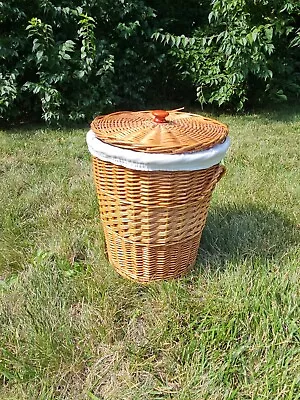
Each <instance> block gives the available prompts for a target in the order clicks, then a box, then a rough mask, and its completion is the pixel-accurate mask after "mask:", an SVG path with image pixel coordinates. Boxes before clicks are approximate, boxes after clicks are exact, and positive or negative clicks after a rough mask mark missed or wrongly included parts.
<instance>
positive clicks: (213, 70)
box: [154, 0, 300, 109]
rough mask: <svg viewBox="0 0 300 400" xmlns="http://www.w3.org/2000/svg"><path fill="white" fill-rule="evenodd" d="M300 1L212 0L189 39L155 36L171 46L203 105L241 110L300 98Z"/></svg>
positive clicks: (173, 53) (165, 35)
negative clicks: (264, 101)
mask: <svg viewBox="0 0 300 400" xmlns="http://www.w3.org/2000/svg"><path fill="white" fill-rule="evenodd" d="M299 12H300V4H299V2H292V1H285V0H264V1H260V0H252V1H246V0H230V1H227V0H213V1H212V3H211V11H210V13H209V15H208V23H207V24H205V25H204V26H198V27H196V29H195V30H194V32H193V34H192V35H191V37H190V38H188V37H184V36H182V35H181V36H174V35H172V34H170V33H169V34H166V33H164V34H162V33H155V34H154V37H155V38H156V39H157V40H159V39H160V40H161V41H162V42H164V43H165V44H168V45H169V46H170V47H171V50H170V53H171V54H172V55H173V56H175V57H176V58H177V63H178V67H179V68H180V69H181V71H182V73H183V74H184V75H185V76H187V75H188V76H189V78H190V79H191V81H192V82H193V84H194V85H195V87H196V89H197V98H198V100H199V101H200V102H201V103H202V104H204V103H207V102H208V103H217V104H218V105H219V106H220V105H223V104H230V105H233V106H234V107H235V108H237V109H242V108H243V107H244V104H245V102H246V101H247V100H251V101H252V102H257V100H262V99H265V98H266V96H268V97H269V98H270V99H271V100H272V101H274V100H286V99H287V97H288V96H291V95H295V94H296V95H299V94H300V73H299V65H300V52H299V47H297V46H299V43H300V39H299V37H300V34H299V29H298V30H297V21H298V22H299Z"/></svg>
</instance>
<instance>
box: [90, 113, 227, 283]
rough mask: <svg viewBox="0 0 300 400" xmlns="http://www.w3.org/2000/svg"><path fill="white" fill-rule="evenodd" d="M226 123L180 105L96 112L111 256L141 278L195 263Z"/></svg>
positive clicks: (123, 270)
mask: <svg viewBox="0 0 300 400" xmlns="http://www.w3.org/2000/svg"><path fill="white" fill-rule="evenodd" d="M227 135H228V128H227V126H226V125H224V124H221V123H219V122H217V121H215V120H212V119H209V118H204V117H201V116H199V115H195V114H190V113H186V112H180V111H170V112H167V111H163V110H157V111H152V112H151V111H143V112H119V113H114V114H110V115H106V116H101V117H97V118H95V119H94V121H93V122H92V124H91V130H90V131H89V132H88V134H87V143H88V147H89V150H90V152H91V154H92V155H93V170H94V179H95V184H96V189H97V195H98V200H99V206H100V217H101V221H102V226H103V230H104V235H105V240H106V246H107V252H108V257H109V260H110V262H111V264H112V265H113V266H114V268H115V269H116V271H117V272H118V273H119V274H120V275H122V276H124V277H126V278H130V279H133V280H136V281H139V282H143V283H146V282H149V281H154V280H161V279H169V278H176V277H179V276H182V275H183V274H185V273H186V272H187V271H188V270H189V269H190V268H191V267H192V266H193V264H194V263H195V261H196V257H197V252H198V248H199V244H200V238H201V234H202V230H203V228H204V225H205V221H206V217H207V211H208V207H209V202H210V199H211V195H212V191H213V189H214V187H215V185H216V183H217V182H218V181H219V179H220V178H221V177H222V175H223V174H224V172H225V168H224V166H222V165H220V161H221V159H222V158H223V157H224V155H225V153H226V151H227V149H228V147H229V138H228V136H227Z"/></svg>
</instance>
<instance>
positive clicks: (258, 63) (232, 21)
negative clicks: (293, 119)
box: [0, 0, 300, 122]
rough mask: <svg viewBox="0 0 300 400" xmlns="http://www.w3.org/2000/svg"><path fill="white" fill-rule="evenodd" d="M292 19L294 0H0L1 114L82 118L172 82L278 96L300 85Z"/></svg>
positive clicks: (137, 100)
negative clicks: (6, 0) (163, 0)
mask: <svg viewBox="0 0 300 400" xmlns="http://www.w3.org/2000/svg"><path fill="white" fill-rule="evenodd" d="M299 22H300V3H299V2H297V1H295V0H250V1H246V0H230V1H227V0H212V1H209V0H202V2H201V1H199V0H187V1H186V2H185V3H184V4H183V3H182V1H179V0H173V1H171V0H166V1H165V2H161V1H158V0H89V1H87V0H73V1H67V0H31V1H25V0H10V1H9V2H0V31H1V36H0V60H1V62H0V117H2V118H4V119H6V120H9V119H14V120H15V119H18V120H20V119H21V120H22V119H23V120H27V119H33V118H36V119H39V118H43V119H44V120H45V121H47V122H55V121H64V120H68V121H80V120H88V119H91V118H92V117H93V116H94V115H95V114H101V113H104V112H108V111H110V110H113V109H115V108H121V107H122V108H125V107H128V108H133V107H134V108H137V107H143V106H144V105H145V104H144V103H145V102H147V101H148V100H149V99H150V98H151V99H152V103H153V102H154V101H156V100H157V99H158V98H159V100H161V96H164V98H165V100H167V99H168V96H170V94H171V93H172V90H173V89H174V86H178V87H179V92H180V91H181V92H182V93H181V94H182V95H184V96H185V91H184V87H185V86H188V87H191V88H192V92H191V93H192V94H191V95H190V96H191V97H192V98H194V99H196V98H197V99H198V100H199V101H200V102H201V103H202V104H204V103H215V104H217V105H219V106H222V105H226V106H227V105H229V106H231V107H233V108H235V109H242V108H243V107H244V106H245V104H246V103H249V102H250V103H256V102H258V101H259V100H260V101H263V100H264V101H265V100H266V99H269V101H273V102H274V101H280V100H281V101H285V100H287V99H288V98H290V97H291V96H298V95H299V93H300V70H299V65H300V50H299V47H300V26H299ZM162 92H163V93H162ZM179 94H180V93H179ZM177 95H178V91H177Z"/></svg>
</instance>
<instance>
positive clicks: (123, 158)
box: [86, 129, 230, 171]
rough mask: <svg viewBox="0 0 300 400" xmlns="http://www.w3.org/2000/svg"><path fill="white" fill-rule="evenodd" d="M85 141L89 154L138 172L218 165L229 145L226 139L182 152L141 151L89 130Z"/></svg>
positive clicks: (190, 169) (186, 169)
mask: <svg viewBox="0 0 300 400" xmlns="http://www.w3.org/2000/svg"><path fill="white" fill-rule="evenodd" d="M86 141H87V145H88V149H89V151H90V153H91V154H92V155H93V156H94V157H97V158H99V159H100V160H103V161H108V162H111V163H112V164H116V165H120V166H123V167H126V168H129V169H133V170H138V171H197V170H202V169H207V168H209V167H212V166H213V165H216V164H219V163H220V162H221V161H222V159H223V158H224V157H225V154H226V152H227V150H228V148H229V146H230V138H229V136H227V137H226V139H225V141H224V142H223V143H220V144H216V145H215V146H213V147H211V148H209V149H207V150H200V151H195V152H189V153H185V154H166V153H161V154H158V153H143V152H140V151H134V150H129V149H124V148H122V147H118V146H114V145H111V144H108V143H105V142H103V141H102V140H100V139H99V138H98V137H97V135H96V134H95V132H94V131H93V130H92V129H91V130H89V131H88V132H87V135H86Z"/></svg>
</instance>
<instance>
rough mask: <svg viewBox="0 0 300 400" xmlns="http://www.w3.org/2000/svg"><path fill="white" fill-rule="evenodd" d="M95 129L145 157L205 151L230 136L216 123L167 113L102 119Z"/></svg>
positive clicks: (124, 114) (100, 136)
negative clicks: (145, 154)
mask: <svg viewBox="0 0 300 400" xmlns="http://www.w3.org/2000/svg"><path fill="white" fill-rule="evenodd" d="M91 128H92V130H93V131H94V132H95V134H96V136H97V137H98V139H100V140H102V141H103V142H105V143H108V144H111V145H114V146H118V147H122V148H125V149H131V150H135V151H141V152H145V153H169V154H176V153H177V154H180V153H187V152H191V151H198V150H205V149H209V148H211V147H213V146H214V145H216V144H219V143H223V142H224V140H225V139H226V137H227V135H228V128H227V126H226V125H224V124H221V123H220V122H218V121H215V120H213V119H210V118H205V117H202V116H199V115H196V114H190V113H186V112H178V111H170V112H167V111H163V110H156V111H139V112H117V113H113V114H109V115H106V116H100V117H96V118H95V119H94V121H93V122H92V123H91Z"/></svg>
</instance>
